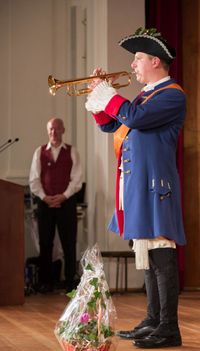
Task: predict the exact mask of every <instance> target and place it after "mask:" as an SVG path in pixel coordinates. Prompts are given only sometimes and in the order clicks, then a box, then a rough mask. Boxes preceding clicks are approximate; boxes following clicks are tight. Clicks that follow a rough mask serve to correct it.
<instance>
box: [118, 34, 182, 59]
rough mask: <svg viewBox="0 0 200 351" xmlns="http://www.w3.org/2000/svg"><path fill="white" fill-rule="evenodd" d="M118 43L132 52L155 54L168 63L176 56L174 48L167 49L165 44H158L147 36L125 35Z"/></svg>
mask: <svg viewBox="0 0 200 351" xmlns="http://www.w3.org/2000/svg"><path fill="white" fill-rule="evenodd" d="M119 45H120V46H121V47H123V48H124V49H126V50H128V51H129V52H131V53H133V54H135V53H136V52H144V53H145V54H149V55H153V56H157V57H159V58H160V59H162V60H165V61H166V62H169V63H170V62H171V61H172V60H173V59H174V58H175V56H176V52H175V49H172V48H170V49H169V48H168V47H167V46H166V45H165V44H163V43H161V44H160V43H159V42H157V41H156V40H154V39H152V38H149V37H142V36H138V37H137V36H136V37H130V38H128V37H127V38H125V39H123V40H122V41H121V42H119Z"/></svg>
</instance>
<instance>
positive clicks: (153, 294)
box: [145, 248, 179, 327]
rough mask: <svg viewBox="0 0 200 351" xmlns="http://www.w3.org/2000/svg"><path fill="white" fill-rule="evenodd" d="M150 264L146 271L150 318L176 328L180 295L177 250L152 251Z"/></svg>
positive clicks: (150, 252)
mask: <svg viewBox="0 0 200 351" xmlns="http://www.w3.org/2000/svg"><path fill="white" fill-rule="evenodd" d="M149 263H150V269H149V270H145V285H146V291H147V299H148V307H147V314H148V318H150V319H153V320H156V321H157V322H158V323H167V324H171V325H172V324H173V325H174V326H175V327H176V325H177V323H178V317H177V310H178V294H179V281H178V265H177V254H176V250H175V249H172V248H161V249H154V250H150V251H149Z"/></svg>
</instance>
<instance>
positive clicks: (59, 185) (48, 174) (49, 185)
mask: <svg viewBox="0 0 200 351" xmlns="http://www.w3.org/2000/svg"><path fill="white" fill-rule="evenodd" d="M65 145H66V146H67V148H66V149H64V148H63V147H62V148H61V149H60V152H59V155H58V158H57V160H56V162H55V161H54V159H53V156H52V153H51V149H48V150H46V147H47V145H43V146H42V147H41V154H40V162H41V183H42V187H43V189H44V192H45V194H46V195H56V194H62V193H63V192H64V191H65V190H66V188H67V186H68V184H69V181H70V173H71V169H72V159H71V145H67V144H65Z"/></svg>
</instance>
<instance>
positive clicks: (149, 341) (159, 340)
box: [133, 335, 182, 349]
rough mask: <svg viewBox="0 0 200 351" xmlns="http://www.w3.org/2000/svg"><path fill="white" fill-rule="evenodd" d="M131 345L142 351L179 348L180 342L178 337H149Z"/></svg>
mask: <svg viewBox="0 0 200 351" xmlns="http://www.w3.org/2000/svg"><path fill="white" fill-rule="evenodd" d="M133 345H134V346H137V347H140V348H143V349H156V348H161V347H172V346H181V345H182V340H181V336H180V335H172V336H159V335H149V336H147V337H146V338H143V339H140V340H139V339H138V340H135V341H134V342H133Z"/></svg>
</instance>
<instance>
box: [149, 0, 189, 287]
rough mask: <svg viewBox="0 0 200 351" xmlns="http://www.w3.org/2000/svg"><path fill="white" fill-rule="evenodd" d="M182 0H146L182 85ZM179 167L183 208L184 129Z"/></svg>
mask: <svg viewBox="0 0 200 351" xmlns="http://www.w3.org/2000/svg"><path fill="white" fill-rule="evenodd" d="M181 9H182V1H181V0H167V1H163V0H146V1H145V15H146V28H152V27H155V28H157V29H158V31H160V32H161V33H162V35H163V37H165V38H166V39H167V40H168V42H169V43H170V44H171V45H172V46H173V47H175V48H176V54H177V56H176V59H175V60H174V62H173V64H172V65H171V68H170V75H171V76H172V77H173V78H175V79H176V80H177V82H178V83H179V84H180V85H182V41H181V38H182V11H181ZM177 168H178V172H179V176H180V183H181V195H182V209H183V130H182V131H181V132H180V135H179V138H178V145H177ZM177 254H178V265H179V280H180V290H182V289H183V287H184V270H185V269H184V266H185V257H184V256H185V255H184V247H182V246H178V247H177Z"/></svg>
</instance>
